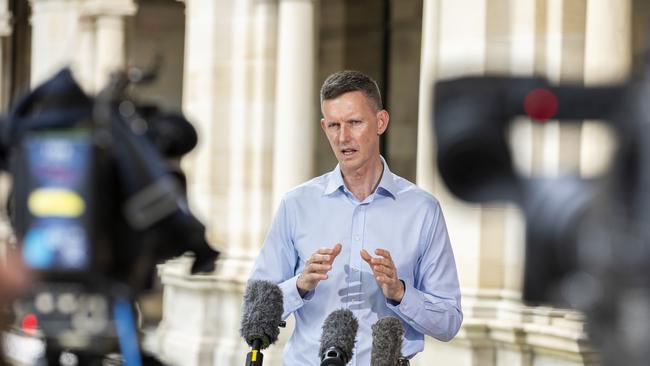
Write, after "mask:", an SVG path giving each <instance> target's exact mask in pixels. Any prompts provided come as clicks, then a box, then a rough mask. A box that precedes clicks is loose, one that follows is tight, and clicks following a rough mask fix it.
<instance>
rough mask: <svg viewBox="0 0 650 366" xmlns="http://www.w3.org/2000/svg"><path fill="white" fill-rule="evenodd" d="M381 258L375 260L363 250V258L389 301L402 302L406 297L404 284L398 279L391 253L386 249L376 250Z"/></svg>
mask: <svg viewBox="0 0 650 366" xmlns="http://www.w3.org/2000/svg"><path fill="white" fill-rule="evenodd" d="M375 254H376V255H378V256H379V257H375V258H373V257H372V256H371V255H370V254H368V252H366V250H365V249H361V258H363V260H364V261H366V263H368V264H369V265H370V268H372V273H373V274H374V275H375V279H376V280H377V283H378V284H379V287H381V291H382V292H383V293H384V296H386V298H387V299H390V300H393V301H397V302H401V301H402V298H403V297H404V291H405V289H404V284H403V283H402V281H400V279H399V278H397V268H396V267H395V263H393V258H391V256H390V252H389V251H387V250H385V249H377V250H375Z"/></svg>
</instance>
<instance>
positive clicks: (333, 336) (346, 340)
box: [319, 309, 359, 363]
mask: <svg viewBox="0 0 650 366" xmlns="http://www.w3.org/2000/svg"><path fill="white" fill-rule="evenodd" d="M358 328H359V323H358V322H357V318H356V317H355V316H354V314H352V312H351V311H350V310H348V309H339V310H335V311H333V312H332V313H330V314H329V315H328V316H327V318H325V322H324V323H323V333H322V335H321V341H320V352H319V355H322V354H323V353H324V352H326V351H327V350H328V349H330V348H333V347H334V348H337V349H338V350H339V351H340V352H341V353H342V354H343V357H344V359H345V363H347V362H348V361H349V360H350V359H351V358H352V352H353V349H354V342H355V341H356V338H357V329H358Z"/></svg>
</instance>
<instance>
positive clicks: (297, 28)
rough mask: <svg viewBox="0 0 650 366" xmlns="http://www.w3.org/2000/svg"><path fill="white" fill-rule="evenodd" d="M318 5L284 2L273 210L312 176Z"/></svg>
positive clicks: (309, 0)
mask: <svg viewBox="0 0 650 366" xmlns="http://www.w3.org/2000/svg"><path fill="white" fill-rule="evenodd" d="M314 11H315V8H314V0H280V15H279V19H280V23H279V28H278V64H277V79H276V80H277V84H276V103H277V104H276V113H275V123H276V125H275V142H274V146H273V207H274V208H275V207H277V205H278V203H279V202H280V199H281V197H282V195H283V194H284V193H285V192H287V191H288V190H289V189H291V188H293V187H294V186H296V185H298V184H300V183H302V182H304V181H306V180H308V179H310V178H311V177H312V174H313V160H314V132H313V131H314V128H317V126H318V116H317V115H316V114H315V113H314V112H315V111H314V105H315V98H316V85H315V84H314V65H315V46H314V42H315V39H314V37H315V29H314V28H315V27H314Z"/></svg>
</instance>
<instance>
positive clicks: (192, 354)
mask: <svg viewBox="0 0 650 366" xmlns="http://www.w3.org/2000/svg"><path fill="white" fill-rule="evenodd" d="M185 6H186V9H185V13H186V31H185V61H184V68H185V70H184V78H183V83H184V85H183V110H184V112H185V114H186V115H187V117H188V118H189V119H190V120H191V121H192V122H193V123H194V125H195V127H196V129H197V132H198V136H199V145H198V147H197V148H196V149H195V150H194V151H193V152H192V153H191V154H190V156H188V157H187V158H186V159H185V160H184V161H183V168H184V170H185V171H186V173H187V177H188V196H189V203H190V207H191V209H192V210H193V211H194V213H195V214H197V216H199V218H200V219H201V220H202V221H203V223H204V224H205V225H206V227H207V228H208V241H209V242H210V243H211V244H212V245H213V246H215V247H216V248H217V249H219V250H220V251H221V257H220V258H219V261H218V262H217V269H216V271H215V272H214V273H212V274H209V275H201V276H189V275H188V260H187V259H186V258H180V259H177V260H173V261H170V262H168V263H166V264H165V265H164V266H161V270H160V275H161V277H162V282H163V285H164V296H163V321H162V322H161V324H160V326H159V328H158V332H157V333H158V336H157V346H156V348H157V349H156V351H157V352H158V353H159V354H160V355H161V356H162V357H163V358H164V359H165V360H166V361H167V362H169V363H171V364H179V365H180V364H182V365H188V366H192V365H197V366H198V365H201V366H203V365H236V364H243V363H244V359H245V355H246V353H247V352H248V348H247V347H246V344H245V342H244V341H243V340H242V339H241V338H240V337H239V324H240V306H241V300H242V295H243V289H244V285H245V282H246V280H247V278H248V274H249V272H250V269H251V266H252V263H253V260H254V259H255V257H256V256H257V252H258V250H259V247H260V245H261V243H262V241H263V239H264V237H265V235H266V231H267V229H268V225H269V224H270V221H271V215H272V213H273V207H272V205H271V201H272V199H271V197H272V193H271V192H272V179H273V175H272V165H273V156H274V155H273V147H272V146H273V128H274V116H275V101H276V98H275V95H276V90H277V89H276V83H275V80H276V68H277V67H276V62H277V53H278V52H279V50H278V46H277V37H276V34H277V32H278V4H277V1H275V0H267V1H259V0H238V1H214V0H186V1H185ZM284 62H286V61H284ZM283 143H285V144H286V142H283ZM291 143H293V142H291ZM288 332H289V330H283V332H282V333H283V335H286V334H287V333H288ZM279 343H280V344H278V345H274V346H273V347H271V348H270V349H268V350H266V351H265V352H264V355H265V357H264V361H265V364H266V363H267V362H268V364H269V365H274V364H280V363H281V351H282V341H280V342H279Z"/></svg>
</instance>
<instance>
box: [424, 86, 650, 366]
mask: <svg viewBox="0 0 650 366" xmlns="http://www.w3.org/2000/svg"><path fill="white" fill-rule="evenodd" d="M435 94H436V98H435V134H436V139H437V142H436V144H437V162H438V166H439V170H440V174H441V176H442V178H443V180H444V181H445V183H446V184H447V186H448V187H449V190H450V191H451V192H452V193H454V194H455V195H456V196H458V197H459V198H461V199H464V200H466V201H469V202H474V203H483V202H494V201H511V202H514V203H516V204H518V205H519V206H520V207H521V208H522V210H523V213H524V215H525V217H526V225H527V229H526V263H525V278H524V292H523V297H524V301H526V302H529V303H533V304H537V303H550V304H553V305H556V306H569V307H572V308H576V309H579V310H582V311H584V312H585V313H586V314H587V317H588V321H587V323H588V324H587V327H588V331H589V335H590V337H591V339H592V341H593V342H594V343H595V344H596V345H597V346H598V347H599V348H600V350H601V352H602V355H603V360H604V364H605V365H646V364H647V363H648V360H650V347H648V346H647V345H648V344H650V271H649V270H648V268H650V109H648V105H650V80H649V79H648V75H646V76H645V77H642V78H639V79H637V80H634V81H632V82H630V83H628V84H625V85H613V86H605V87H595V88H585V87H581V86H560V87H555V86H550V85H549V84H548V83H547V82H546V81H545V80H543V79H537V78H509V77H466V78H461V79H456V80H449V81H442V82H439V83H438V84H437V85H436V91H435ZM526 115H528V116H529V117H531V118H532V119H533V120H535V119H537V120H545V119H551V118H552V119H558V120H561V121H560V123H576V122H577V123H580V121H581V120H584V119H599V120H606V121H607V123H609V124H610V125H611V127H612V129H613V131H614V133H615V135H616V138H617V141H618V151H617V152H616V155H615V158H614V161H613V163H612V165H611V168H610V170H609V171H608V172H606V173H604V174H603V175H602V176H600V177H597V178H593V179H583V178H581V177H580V176H578V175H577V174H576V175H568V176H561V177H558V178H542V177H535V176H533V177H524V176H523V175H521V174H519V173H518V172H517V171H516V170H515V168H514V166H513V163H512V157H511V154H510V149H509V146H508V143H507V132H508V130H509V127H510V124H511V121H512V119H513V118H514V117H516V116H526ZM585 143H589V142H588V141H587V142H585Z"/></svg>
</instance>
